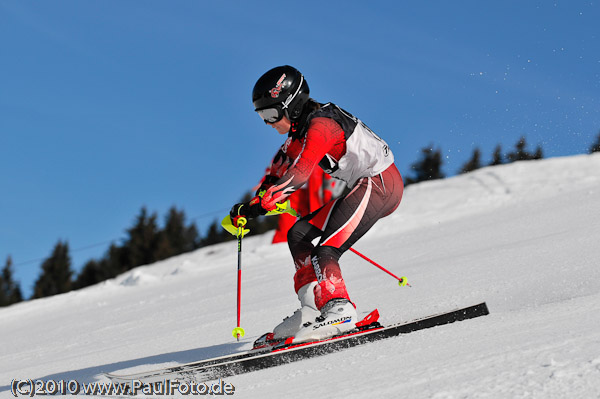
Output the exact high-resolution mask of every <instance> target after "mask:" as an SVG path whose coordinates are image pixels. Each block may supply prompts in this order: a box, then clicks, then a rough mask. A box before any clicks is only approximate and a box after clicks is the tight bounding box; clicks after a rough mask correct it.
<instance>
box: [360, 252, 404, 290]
mask: <svg viewBox="0 0 600 399" xmlns="http://www.w3.org/2000/svg"><path fill="white" fill-rule="evenodd" d="M350 251H352V252H354V253H355V254H357V255H358V256H360V257H361V258H363V259H364V260H366V261H367V262H369V263H370V264H372V265H373V266H376V267H378V268H380V269H381V270H383V271H384V272H386V273H387V274H389V275H390V276H392V277H393V278H395V279H396V280H398V285H399V286H400V287H404V286H405V285H407V286H409V287H410V286H411V285H410V284H408V282H407V281H406V277H398V276H396V275H395V274H394V273H392V272H390V271H389V270H388V269H386V268H385V267H383V266H381V265H379V264H377V263H376V262H375V261H373V260H371V259H369V258H367V257H366V256H365V255H363V254H361V253H360V252H358V251H357V250H356V249H354V248H350Z"/></svg>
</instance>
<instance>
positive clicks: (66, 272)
mask: <svg viewBox="0 0 600 399" xmlns="http://www.w3.org/2000/svg"><path fill="white" fill-rule="evenodd" d="M72 275H73V272H72V270H71V257H70V256H69V244H68V243H67V242H66V241H65V242H64V243H63V242H61V241H59V242H58V243H57V244H56V245H55V246H54V250H53V251H52V254H51V255H50V257H49V258H48V259H46V260H45V261H44V262H43V263H42V274H41V275H40V277H39V278H38V279H37V281H36V282H35V286H34V289H33V298H42V297H46V296H51V295H56V294H62V293H64V292H68V291H70V290H71V276H72Z"/></svg>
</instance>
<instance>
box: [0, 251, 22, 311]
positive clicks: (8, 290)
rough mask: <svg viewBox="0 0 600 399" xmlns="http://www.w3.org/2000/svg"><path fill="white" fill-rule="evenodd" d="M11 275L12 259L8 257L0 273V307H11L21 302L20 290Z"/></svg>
mask: <svg viewBox="0 0 600 399" xmlns="http://www.w3.org/2000/svg"><path fill="white" fill-rule="evenodd" d="M12 275H13V272H12V258H11V257H10V256H9V257H8V258H6V264H5V265H4V268H3V269H2V272H1V273H0V306H8V305H12V304H13V303H17V302H21V301H22V300H23V295H22V294H21V288H19V284H17V283H16V282H15V281H14V280H13V276H12Z"/></svg>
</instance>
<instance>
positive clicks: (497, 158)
mask: <svg viewBox="0 0 600 399" xmlns="http://www.w3.org/2000/svg"><path fill="white" fill-rule="evenodd" d="M503 163H504V160H503V157H502V147H501V146H500V144H498V145H497V146H496V149H495V150H494V154H493V155H492V162H491V163H490V166H494V165H502V164H503Z"/></svg>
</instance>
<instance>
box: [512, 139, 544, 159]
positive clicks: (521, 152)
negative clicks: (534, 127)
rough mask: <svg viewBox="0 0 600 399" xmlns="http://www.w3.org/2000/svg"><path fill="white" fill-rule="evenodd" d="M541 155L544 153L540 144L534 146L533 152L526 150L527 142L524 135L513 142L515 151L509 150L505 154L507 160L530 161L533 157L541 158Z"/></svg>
mask: <svg viewBox="0 0 600 399" xmlns="http://www.w3.org/2000/svg"><path fill="white" fill-rule="evenodd" d="M543 157H544V154H543V152H542V147H541V146H538V147H537V148H536V151H535V153H530V152H529V151H527V142H526V140H525V137H524V136H522V137H521V138H520V139H519V141H517V144H515V151H514V152H510V153H508V155H507V158H508V161H509V162H516V161H530V160H533V159H542V158H543Z"/></svg>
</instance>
